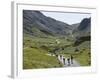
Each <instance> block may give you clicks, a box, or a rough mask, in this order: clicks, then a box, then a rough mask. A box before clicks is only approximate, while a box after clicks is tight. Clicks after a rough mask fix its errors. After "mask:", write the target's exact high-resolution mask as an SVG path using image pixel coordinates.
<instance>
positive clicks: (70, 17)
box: [42, 11, 91, 25]
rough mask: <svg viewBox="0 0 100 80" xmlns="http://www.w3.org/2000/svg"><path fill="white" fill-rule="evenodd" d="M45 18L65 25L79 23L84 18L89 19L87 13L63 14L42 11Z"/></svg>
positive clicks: (89, 15)
mask: <svg viewBox="0 0 100 80" xmlns="http://www.w3.org/2000/svg"><path fill="white" fill-rule="evenodd" d="M42 13H43V14H44V15H45V16H48V17H52V18H54V19H56V20H59V21H62V22H65V23H67V24H70V25H71V24H75V23H79V22H81V21H82V20H83V19H84V18H89V17H91V14H88V13H69V12H68V13H67V12H66V13H65V12H45V11H42Z"/></svg>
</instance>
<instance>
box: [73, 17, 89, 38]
mask: <svg viewBox="0 0 100 80" xmlns="http://www.w3.org/2000/svg"><path fill="white" fill-rule="evenodd" d="M76 25H78V26H77V27H76V28H75V29H74V30H73V35H74V36H75V37H82V36H90V32H91V31H90V30H91V18H84V19H83V20H82V21H81V23H80V24H76Z"/></svg>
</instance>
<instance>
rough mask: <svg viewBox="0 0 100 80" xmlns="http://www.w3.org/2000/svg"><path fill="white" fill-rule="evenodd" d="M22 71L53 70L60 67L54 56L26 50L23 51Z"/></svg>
mask: <svg viewBox="0 0 100 80" xmlns="http://www.w3.org/2000/svg"><path fill="white" fill-rule="evenodd" d="M23 52H24V54H23V56H24V57H23V69H36V68H54V67H61V66H62V64H60V63H59V61H58V60H57V58H56V57H55V56H50V55H47V54H48V53H47V52H46V51H44V50H41V49H34V48H26V49H24V50H23Z"/></svg>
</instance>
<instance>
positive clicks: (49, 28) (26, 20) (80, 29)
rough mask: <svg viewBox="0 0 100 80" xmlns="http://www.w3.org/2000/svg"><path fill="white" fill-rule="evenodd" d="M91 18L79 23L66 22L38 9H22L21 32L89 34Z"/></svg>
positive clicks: (68, 34)
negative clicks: (48, 15)
mask: <svg viewBox="0 0 100 80" xmlns="http://www.w3.org/2000/svg"><path fill="white" fill-rule="evenodd" d="M90 28H91V18H84V19H83V20H82V21H81V22H80V23H75V24H72V25H69V24H67V23H64V22H61V21H58V20H55V19H53V18H51V17H47V16H45V15H44V14H42V13H41V12H40V11H32V10H23V32H24V34H27V35H29V36H36V37H47V36H58V37H60V36H64V37H67V36H73V37H74V38H80V37H82V36H90V30H91V29H90Z"/></svg>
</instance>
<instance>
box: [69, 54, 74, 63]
mask: <svg viewBox="0 0 100 80" xmlns="http://www.w3.org/2000/svg"><path fill="white" fill-rule="evenodd" d="M70 59H71V64H73V56H72V55H71V57H70Z"/></svg>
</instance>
